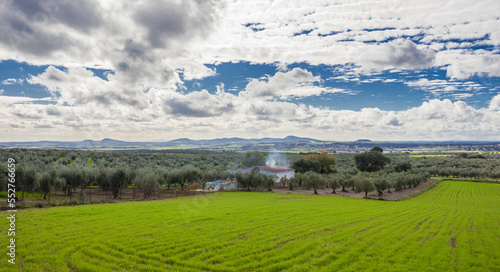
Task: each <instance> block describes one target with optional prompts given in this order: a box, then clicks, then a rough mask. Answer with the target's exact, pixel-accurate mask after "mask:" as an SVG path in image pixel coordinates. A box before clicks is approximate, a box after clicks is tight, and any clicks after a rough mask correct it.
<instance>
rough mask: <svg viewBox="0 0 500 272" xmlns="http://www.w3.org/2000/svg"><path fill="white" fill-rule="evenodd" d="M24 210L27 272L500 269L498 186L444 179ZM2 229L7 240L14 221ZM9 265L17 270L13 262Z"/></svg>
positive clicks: (21, 243) (21, 246)
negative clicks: (322, 192) (402, 194)
mask: <svg viewBox="0 0 500 272" xmlns="http://www.w3.org/2000/svg"><path fill="white" fill-rule="evenodd" d="M18 217H19V218H18V225H19V228H20V230H19V231H18V234H16V235H18V236H19V237H17V238H18V244H17V247H18V248H17V251H16V253H18V256H20V257H21V258H22V261H20V262H18V268H23V269H24V270H26V271H43V270H49V271H70V270H73V269H77V270H78V271H108V270H109V271H111V270H113V269H116V270H118V271H138V270H141V271H165V270H167V269H176V270H180V271H279V270H289V271H337V270H345V271H360V270H363V271H391V270H393V271H436V270H437V271H449V270H451V271H454V270H456V271H467V270H471V271H479V270H481V271H495V270H497V269H498V268H499V267H500V231H499V228H498V226H499V225H500V185H498V184H481V183H470V182H458V181H444V182H442V183H440V184H439V185H438V186H436V187H435V188H433V189H432V190H430V191H428V192H427V193H425V194H422V195H420V196H418V197H416V198H413V199H411V200H407V201H400V202H388V201H375V200H365V199H352V198H342V197H325V196H312V195H297V194H280V193H218V194H213V195H207V196H198V197H194V198H179V199H169V200H164V201H152V202H132V203H119V204H99V205H87V206H78V207H61V208H51V209H44V210H30V211H23V212H19V213H18ZM1 226H2V229H1V230H0V231H2V235H3V236H4V237H5V236H6V235H4V232H5V229H6V225H5V222H2V225H1ZM1 266H2V267H1V268H2V271H3V269H4V268H9V266H7V264H6V260H4V261H3V262H2V265H1ZM16 270H17V269H13V271H16Z"/></svg>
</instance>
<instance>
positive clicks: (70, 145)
mask: <svg viewBox="0 0 500 272" xmlns="http://www.w3.org/2000/svg"><path fill="white" fill-rule="evenodd" d="M290 142H323V141H321V140H317V139H312V138H303V137H297V136H287V137H285V138H260V139H244V138H236V137H234V138H218V139H211V140H191V139H188V138H180V139H175V140H171V141H166V142H126V141H120V140H114V139H109V138H105V139H102V140H100V141H94V140H84V141H78V142H61V141H38V142H0V148H9V147H17V148H62V149H93V148H146V149H147V148H152V147H166V146H185V145H195V146H196V145H199V146H204V145H233V144H234V145H244V144H267V143H290Z"/></svg>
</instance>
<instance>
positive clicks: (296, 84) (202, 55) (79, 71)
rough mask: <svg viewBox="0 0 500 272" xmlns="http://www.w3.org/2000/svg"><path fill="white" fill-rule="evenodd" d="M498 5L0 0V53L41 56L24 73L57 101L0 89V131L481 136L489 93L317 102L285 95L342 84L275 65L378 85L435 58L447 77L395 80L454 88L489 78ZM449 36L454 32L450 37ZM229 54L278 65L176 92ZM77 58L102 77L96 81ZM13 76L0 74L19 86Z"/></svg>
mask: <svg viewBox="0 0 500 272" xmlns="http://www.w3.org/2000/svg"><path fill="white" fill-rule="evenodd" d="M498 10H500V2H499V1H494V0H490V1H476V2H474V3H471V2H470V1H466V0H461V1H454V2H453V4H452V5H448V6H447V7H446V8H445V9H444V8H443V7H442V3H441V2H439V1H434V0H433V1H431V0H421V1H418V2H415V1H402V2H400V3H399V2H398V5H394V3H392V2H390V1H373V2H366V1H365V2H353V1H350V0H340V1H337V2H336V3H335V4H332V2H331V1H328V0H321V1H314V3H313V2H311V3H308V4H307V5H304V3H303V2H302V1H298V0H297V1H295V0H290V1H273V2H271V1H249V0H248V1H247V0H245V1H198V0H185V1H160V2H157V1H145V0H143V1H137V2H133V3H129V2H122V1H120V2H111V1H96V0H94V1H85V2H78V1H31V2H30V3H27V2H26V3H25V2H23V1H1V2H0V35H1V36H2V37H5V38H4V39H1V40H0V59H1V60H5V59H14V60H16V61H18V62H23V61H26V62H28V63H30V64H36V65H53V66H50V67H49V68H47V69H46V70H45V71H44V72H43V73H42V74H40V75H36V76H33V77H31V78H30V79H29V80H28V82H29V83H30V84H40V85H42V86H45V87H46V88H47V89H48V90H49V91H50V92H51V93H52V94H53V98H51V99H53V100H57V102H58V104H57V105H40V104H35V103H34V102H35V99H32V98H20V97H8V96H1V100H0V103H1V104H2V105H4V106H5V108H6V109H7V110H6V111H4V112H1V113H0V125H1V126H2V127H6V128H8V129H7V130H6V131H4V132H1V133H0V138H2V139H7V138H8V137H13V136H11V135H23V136H22V137H26V138H27V137H30V135H37V136H36V137H37V138H42V137H47V138H50V137H53V136H54V135H55V134H57V135H60V136H59V137H61V138H64V137H67V138H68V139H70V138H76V139H81V138H82V137H84V138H94V139H95V138H104V137H100V136H109V135H113V137H115V138H121V139H137V138H136V137H137V136H136V135H137V134H136V133H140V134H141V135H143V137H145V138H149V139H161V138H163V139H169V138H176V137H186V135H189V137H193V138H210V137H222V136H242V137H252V136H259V135H260V134H259V133H264V131H265V133H267V134H266V135H261V136H270V135H279V136H286V135H288V134H295V133H296V132H297V131H305V132H307V133H309V134H310V135H318V137H319V138H326V139H347V140H352V139H356V138H365V137H369V138H377V137H380V138H384V136H386V135H389V134H391V135H392V136H391V139H405V140H408V139H436V140H437V139H450V138H460V137H463V138H467V137H472V138H478V139H492V138H493V137H495V135H498V132H499V131H498V130H499V127H500V125H499V123H498V122H499V120H500V118H499V114H500V113H499V112H498V109H500V98H499V96H496V97H495V98H493V99H492V100H491V102H490V106H489V108H488V109H475V108H472V107H471V106H469V105H467V104H465V103H463V102H455V103H453V102H451V101H449V100H431V101H428V102H424V103H423V104H422V105H421V106H419V107H416V108H412V109H409V110H402V111H384V110H382V109H379V108H366V109H362V110H360V111H348V110H330V109H328V108H317V107H313V106H310V105H302V104H300V105H297V104H294V103H291V102H290V100H291V99H292V98H300V97H308V96H314V95H321V94H324V93H335V92H344V93H345V92H348V90H341V89H336V88H326V87H323V86H322V80H324V79H322V78H320V76H318V75H314V74H313V73H312V72H310V71H308V70H305V69H300V68H295V69H292V70H289V68H288V67H289V64H293V63H304V62H305V63H308V64H311V65H317V64H325V65H336V64H341V65H346V64H348V65H346V66H349V67H351V68H353V67H354V68H355V67H360V69H357V70H356V71H347V72H349V73H346V74H345V75H343V76H344V77H337V79H344V80H358V81H359V79H360V73H362V75H363V76H372V78H368V79H367V81H366V82H367V83H370V82H374V81H375V80H379V81H383V82H390V81H389V80H386V79H383V78H380V77H378V78H375V77H373V76H375V75H376V74H377V73H379V72H380V70H381V69H390V70H392V71H401V70H407V69H424V68H428V67H433V66H434V67H443V69H447V76H448V77H449V78H450V79H451V80H447V81H442V80H419V81H412V82H407V84H408V85H409V86H411V87H412V88H419V89H423V90H426V91H430V92H434V93H444V92H449V93H452V94H454V95H455V96H456V97H457V98H460V97H466V96H467V95H468V94H467V93H458V92H457V90H458V89H460V90H466V91H469V92H470V91H474V90H477V89H480V86H476V85H474V83H467V82H465V83H464V82H461V83H458V82H457V81H454V79H466V78H469V77H471V76H474V75H480V76H500V68H499V66H498V65H499V63H500V59H499V56H498V52H497V51H498V50H497V49H498V46H499V45H500V24H499V19H498ZM463 39H468V41H467V42H466V43H464V42H461V43H460V44H458V43H456V41H461V40H463ZM473 46H476V47H477V46H485V47H488V46H489V48H493V49H492V50H477V49H475V47H473ZM464 47H465V48H464ZM239 61H248V62H251V63H261V64H262V63H264V64H276V65H277V66H278V69H279V72H277V73H276V74H275V75H273V76H268V77H267V78H264V79H252V80H250V82H249V83H248V84H247V86H246V88H245V90H243V91H240V92H239V93H237V91H238V90H234V92H233V93H226V92H225V91H224V87H223V86H222V85H219V87H218V88H217V89H218V90H217V93H215V94H211V93H210V92H209V91H207V90H203V91H199V92H191V93H187V94H185V93H182V92H181V91H180V90H181V89H182V90H183V89H184V88H182V87H183V84H184V83H183V81H182V80H191V79H200V78H205V77H210V76H214V75H216V74H217V72H218V71H216V70H215V69H211V68H208V67H207V65H208V64H218V63H221V62H239ZM59 66H63V67H66V68H67V70H66V69H62V68H56V67H59ZM83 67H95V68H103V69H111V70H113V71H114V73H111V74H109V75H108V77H107V80H105V79H101V78H99V77H98V76H96V75H95V74H94V73H93V72H91V71H89V70H87V69H85V68H83ZM350 70H353V69H350ZM311 71H313V70H311ZM13 80H15V79H7V80H6V81H5V83H7V84H8V83H19V82H18V81H16V82H14V81H13ZM2 83H3V82H2ZM5 83H4V84H5ZM278 100H281V101H278ZM18 103H22V104H18ZM30 103H32V104H30ZM68 105H69V106H68ZM207 127H208V128H209V129H208V128H207ZM39 128H49V129H50V130H51V132H50V133H49V132H44V130H43V129H39ZM263 128H264V129H263ZM13 132H18V133H17V134H15V133H13ZM54 132H57V133H54ZM38 135H40V136H38ZM429 135H430V136H429ZM471 135H472V136H471ZM31 137H33V136H31ZM141 140H142V138H141Z"/></svg>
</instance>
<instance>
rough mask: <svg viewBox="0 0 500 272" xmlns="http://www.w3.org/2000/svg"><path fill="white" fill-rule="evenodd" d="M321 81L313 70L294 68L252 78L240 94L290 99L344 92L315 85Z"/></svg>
mask: <svg viewBox="0 0 500 272" xmlns="http://www.w3.org/2000/svg"><path fill="white" fill-rule="evenodd" d="M320 82H321V77H320V76H314V75H313V74H312V73H311V72H309V71H307V70H304V69H301V68H294V69H292V70H291V71H288V72H277V73H276V74H275V75H274V76H272V77H271V76H268V77H267V78H266V79H264V80H259V79H252V80H251V81H250V82H249V83H248V84H247V86H246V88H245V91H243V92H241V93H240V95H241V96H244V97H248V98H264V99H270V98H273V97H279V98H282V99H289V98H291V97H306V96H313V95H320V94H322V93H336V92H343V90H341V89H335V88H324V87H319V86H316V85H314V84H317V83H320Z"/></svg>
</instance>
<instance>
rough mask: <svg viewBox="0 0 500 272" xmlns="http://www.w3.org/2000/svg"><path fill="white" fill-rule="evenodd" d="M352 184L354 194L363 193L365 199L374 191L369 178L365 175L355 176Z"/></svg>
mask: <svg viewBox="0 0 500 272" xmlns="http://www.w3.org/2000/svg"><path fill="white" fill-rule="evenodd" d="M354 184H355V192H356V193H360V192H364V193H365V198H368V193H369V192H372V191H373V190H375V185H374V184H373V182H372V180H371V178H370V177H368V176H367V175H357V176H356V179H355V180H354Z"/></svg>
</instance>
